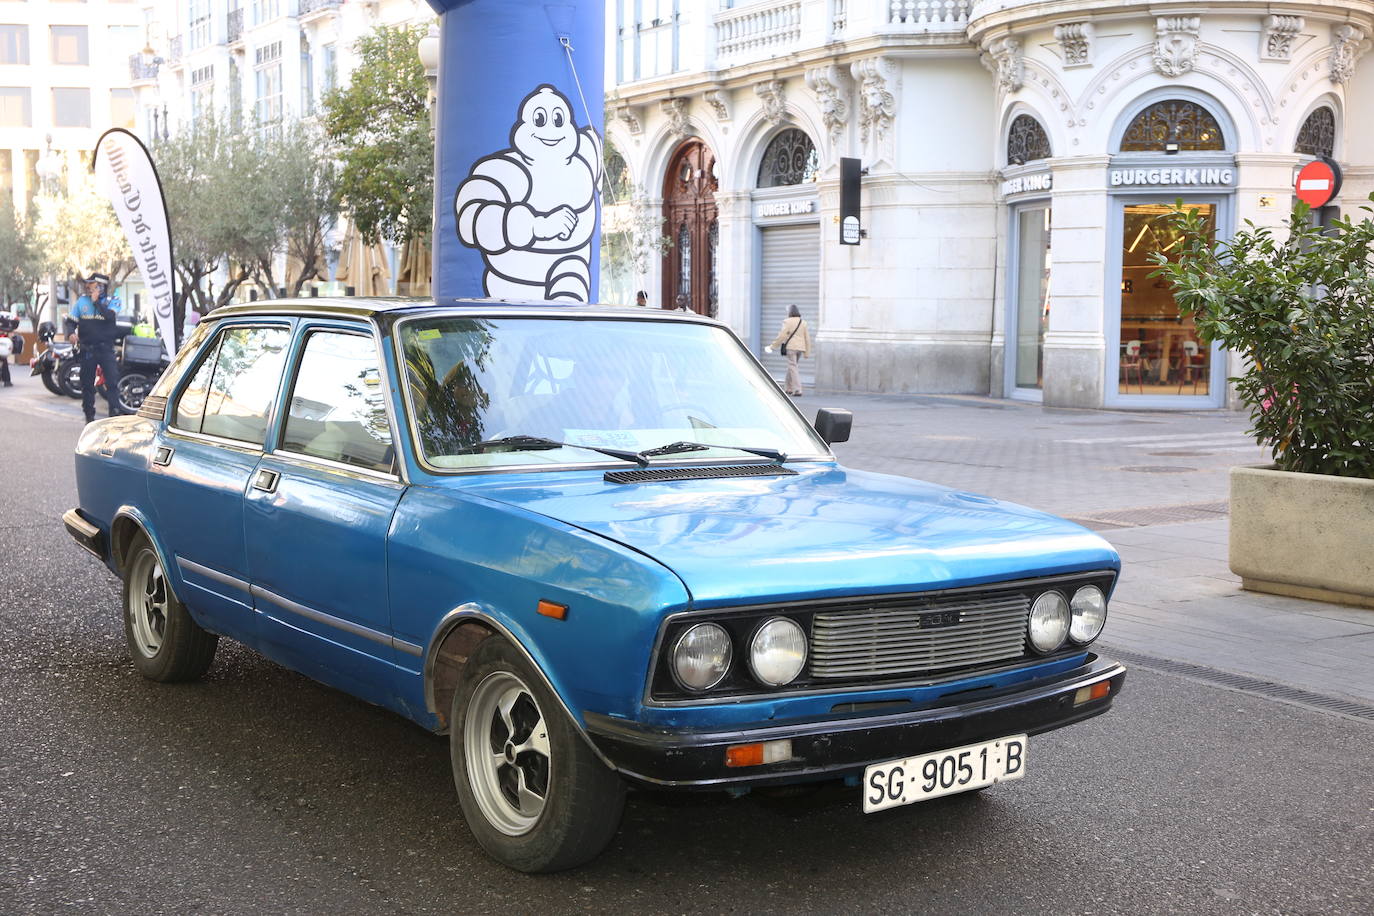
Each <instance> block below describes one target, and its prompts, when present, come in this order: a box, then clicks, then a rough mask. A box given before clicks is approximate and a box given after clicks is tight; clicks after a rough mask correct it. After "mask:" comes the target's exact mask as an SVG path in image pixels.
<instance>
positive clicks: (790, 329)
mask: <svg viewBox="0 0 1374 916" xmlns="http://www.w3.org/2000/svg"><path fill="white" fill-rule="evenodd" d="M779 344H781V349H780V350H779V352H780V353H781V354H782V355H783V356H786V357H787V378H786V379H785V380H784V381H783V390H784V391H786V392H787V393H788V394H790V395H792V396H793V397H800V396H801V395H802V393H803V392H802V383H801V372H799V371H798V369H797V361H798V360H800V359H801V358H802V357H803V356H806V355H808V354H810V352H811V334H810V332H809V330H808V329H807V327H806V319H805V318H803V317H802V316H801V309H799V308H797V306H796V305H795V304H794V305H790V306H788V308H787V317H786V318H784V319H783V322H782V327H781V328H780V329H779V330H778V336H777V337H774V338H773V342H772V343H771V344H769V345H768V346H767V347H764V348H763V349H764V352H766V353H772V352H773V347H776V346H778V345H779Z"/></svg>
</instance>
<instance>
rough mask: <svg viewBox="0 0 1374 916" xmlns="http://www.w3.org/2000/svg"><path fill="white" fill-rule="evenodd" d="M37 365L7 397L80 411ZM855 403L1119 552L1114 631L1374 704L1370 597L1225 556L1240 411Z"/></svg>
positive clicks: (5, 402) (847, 447)
mask: <svg viewBox="0 0 1374 916" xmlns="http://www.w3.org/2000/svg"><path fill="white" fill-rule="evenodd" d="M27 372H28V370H27V367H24V368H23V370H22V371H17V372H15V373H14V379H15V387H14V388H7V389H0V407H7V408H10V409H17V410H21V411H24V412H26V413H31V414H32V413H37V414H41V415H47V416H53V415H58V416H66V417H70V418H71V420H72V422H73V424H74V425H79V424H80V423H81V407H80V404H79V403H78V402H77V401H74V400H70V399H68V398H59V397H55V396H53V395H51V394H49V393H48V392H47V391H46V390H45V389H44V388H43V386H42V383H41V380H39V379H37V378H30V377H29V376H28V374H27ZM797 403H798V406H800V407H801V408H802V410H803V412H804V413H806V415H807V416H808V417H810V416H813V415H814V412H815V409H816V408H817V407H822V406H828V407H847V408H849V409H851V410H853V411H854V434H853V438H852V439H851V441H850V442H847V443H844V444H841V445H837V446H836V447H835V451H836V453H837V455H838V456H839V458H840V460H841V461H843V462H844V463H845V464H846V465H849V466H850V467H855V468H861V469H865V470H873V471H882V472H884V473H890V474H901V475H904V476H908V477H918V478H922V479H925V480H931V481H934V482H936V483H941V484H945V485H947V486H952V487H958V488H961V489H966V490H971V491H974V492H978V493H985V494H987V495H990V496H996V497H999V498H1002V499H1008V500H1012V501H1015V502H1019V503H1024V504H1026V505H1029V506H1034V507H1036V508H1039V509H1044V510H1046V511H1049V512H1054V513H1057V514H1059V515H1064V516H1067V517H1069V518H1073V519H1075V520H1077V521H1079V522H1081V523H1082V524H1085V525H1087V526H1088V527H1091V528H1094V529H1096V530H1098V531H1099V532H1100V533H1101V534H1102V535H1103V536H1104V537H1106V538H1107V539H1108V540H1109V541H1111V542H1112V543H1113V544H1114V545H1115V546H1116V548H1117V549H1118V550H1119V551H1120V552H1121V556H1122V561H1123V567H1124V568H1123V573H1122V577H1121V581H1120V583H1119V585H1118V587H1117V591H1116V594H1115V596H1114V597H1113V601H1112V612H1111V616H1110V617H1109V618H1108V622H1107V629H1106V632H1105V634H1104V636H1103V644H1104V645H1105V646H1106V647H1108V649H1109V650H1111V649H1116V650H1125V651H1126V652H1129V653H1135V654H1138V655H1144V656H1150V657H1154V658H1163V659H1171V660H1176V661H1180V662H1187V663H1191V664H1194V665H1200V666H1204V667H1207V668H1211V669H1216V670H1218V671H1221V672H1231V673H1235V674H1241V675H1247V676H1249V677H1251V678H1255V679H1258V680H1262V681H1270V682H1275V683H1279V684H1285V685H1290V686H1292V687H1297V688H1301V689H1303V690H1307V691H1311V692H1314V693H1318V694H1322V695H1325V696H1334V697H1347V698H1350V699H1353V700H1357V701H1360V702H1363V703H1366V704H1374V610H1367V609H1360V608H1352V607H1344V606H1341V605H1335V604H1326V603H1323V602H1319V601H1304V600H1301V599H1296V598H1283V597H1278V596H1271V595H1261V594H1257V593H1254V592H1246V591H1242V590H1241V588H1240V580H1239V579H1238V578H1237V577H1236V576H1233V575H1232V574H1231V572H1230V570H1229V569H1228V567H1227V562H1226V551H1227V532H1228V525H1229V520H1228V518H1227V493H1228V469H1229V468H1230V467H1231V466H1232V465H1234V464H1260V463H1264V462H1265V461H1266V456H1265V454H1264V452H1263V451H1262V450H1261V449H1260V448H1258V447H1257V446H1256V445H1255V444H1254V441H1253V440H1251V439H1249V438H1248V437H1247V436H1246V435H1245V430H1246V429H1247V427H1248V423H1247V419H1246V417H1245V416H1243V415H1241V414H1237V413H1233V412H1229V411H1209V412H1196V413H1149V412H1143V411H1140V412H1129V411H1106V410H1064V409H1056V408H1045V407H1040V406H1038V405H1033V404H1025V403H1020V402H1013V401H1004V400H994V399H989V398H976V397H947V396H945V397H922V396H889V395H856V394H847V393H845V394H820V395H815V394H808V395H807V396H806V397H803V398H800V399H799V400H798V401H797Z"/></svg>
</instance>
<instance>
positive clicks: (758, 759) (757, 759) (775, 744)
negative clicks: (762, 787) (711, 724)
mask: <svg viewBox="0 0 1374 916" xmlns="http://www.w3.org/2000/svg"><path fill="white" fill-rule="evenodd" d="M791 759H792V741H791V739H788V738H783V739H782V740H781V741H759V742H756V743H754V744H732V745H730V746H729V747H727V748H726V749H725V765H726V766H728V767H756V766H762V765H763V764H765V763H778V762H780V761H783V760H791Z"/></svg>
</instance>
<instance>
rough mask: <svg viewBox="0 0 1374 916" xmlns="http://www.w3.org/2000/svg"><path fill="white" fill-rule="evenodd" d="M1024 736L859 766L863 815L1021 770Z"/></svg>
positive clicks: (1011, 775) (1023, 768) (1002, 778)
mask: <svg viewBox="0 0 1374 916" xmlns="http://www.w3.org/2000/svg"><path fill="white" fill-rule="evenodd" d="M1026 746H1027V745H1026V736H1025V735H1013V736H1011V737H1010V738H999V739H997V740H996V741H985V742H983V743H982V744H970V745H967V746H966V747H956V748H954V749H952V750H948V751H936V752H935V753H933V754H922V755H921V756H919V757H907V758H906V759H905V760H891V761H888V762H887V763H875V764H873V765H872V766H871V767H868V768H867V769H866V770H864V784H863V790H864V814H872V813H873V812H875V811H882V810H884V809H887V808H896V807H899V806H901V805H913V804H915V803H916V802H919V801H925V800H926V799H928V798H939V797H940V796H941V795H953V794H954V793H955V792H968V791H969V790H971V789H981V788H982V787H983V786H990V785H992V784H993V783H995V782H1006V781H1007V780H1010V779H1020V778H1021V777H1022V776H1024V775H1026Z"/></svg>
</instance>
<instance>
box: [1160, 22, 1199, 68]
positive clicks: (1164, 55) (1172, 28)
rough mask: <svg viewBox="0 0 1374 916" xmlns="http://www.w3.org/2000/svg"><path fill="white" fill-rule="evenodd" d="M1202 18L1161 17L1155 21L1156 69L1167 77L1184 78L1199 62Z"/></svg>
mask: <svg viewBox="0 0 1374 916" xmlns="http://www.w3.org/2000/svg"><path fill="white" fill-rule="evenodd" d="M1201 31H1202V17H1201V16H1160V17H1158V18H1157V19H1155V54H1154V62H1155V69H1156V70H1158V71H1159V72H1160V73H1162V74H1164V75H1165V76H1182V75H1183V74H1185V73H1187V72H1188V71H1189V70H1192V69H1193V64H1194V63H1195V62H1196V61H1197V39H1198V34H1199V33H1200V32H1201Z"/></svg>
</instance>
